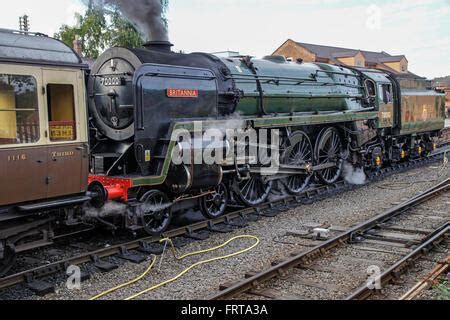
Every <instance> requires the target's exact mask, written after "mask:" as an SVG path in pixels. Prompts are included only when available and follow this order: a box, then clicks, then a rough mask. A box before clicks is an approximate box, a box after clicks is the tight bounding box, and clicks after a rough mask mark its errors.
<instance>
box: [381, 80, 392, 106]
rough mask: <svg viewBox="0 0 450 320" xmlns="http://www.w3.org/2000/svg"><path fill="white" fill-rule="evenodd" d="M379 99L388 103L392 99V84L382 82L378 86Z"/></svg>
mask: <svg viewBox="0 0 450 320" xmlns="http://www.w3.org/2000/svg"><path fill="white" fill-rule="evenodd" d="M379 94H380V100H381V101H383V103H385V104H388V103H392V102H393V101H394V95H393V92H392V86H391V85H390V84H382V85H380V87H379Z"/></svg>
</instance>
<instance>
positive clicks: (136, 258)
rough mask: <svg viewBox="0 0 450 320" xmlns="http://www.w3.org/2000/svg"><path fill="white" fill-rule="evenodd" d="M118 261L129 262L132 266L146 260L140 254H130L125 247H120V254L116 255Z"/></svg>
mask: <svg viewBox="0 0 450 320" xmlns="http://www.w3.org/2000/svg"><path fill="white" fill-rule="evenodd" d="M118 257H119V258H120V259H123V260H126V261H130V262H132V263H134V264H140V263H142V262H144V261H145V260H146V258H145V257H144V256H142V255H140V254H135V253H131V252H129V251H128V249H127V248H126V247H120V254H119V255H118Z"/></svg>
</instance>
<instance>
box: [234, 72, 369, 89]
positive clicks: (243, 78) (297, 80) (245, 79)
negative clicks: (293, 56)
mask: <svg viewBox="0 0 450 320" xmlns="http://www.w3.org/2000/svg"><path fill="white" fill-rule="evenodd" d="M355 77H356V76H355ZM226 79H228V80H231V79H232V80H235V81H236V80H237V81H238V82H239V83H253V82H257V81H258V80H259V81H261V80H263V81H265V83H266V84H267V83H270V82H275V83H276V85H280V86H281V85H322V86H343V87H348V88H355V89H363V88H364V87H363V86H358V85H354V84H349V83H335V82H318V81H317V79H304V78H289V77H271V76H258V78H256V77H254V76H249V75H241V76H239V77H226ZM282 80H284V81H285V82H294V83H292V84H289V83H283V82H281V81H282ZM305 82H306V83H305Z"/></svg>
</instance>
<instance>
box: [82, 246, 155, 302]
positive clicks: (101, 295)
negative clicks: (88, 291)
mask: <svg viewBox="0 0 450 320" xmlns="http://www.w3.org/2000/svg"><path fill="white" fill-rule="evenodd" d="M155 263H156V256H155V255H153V256H152V263H151V264H150V266H149V267H148V268H147V270H145V272H144V273H143V274H142V275H140V276H139V277H137V278H136V279H133V280H131V281H129V282H126V283H123V284H121V285H119V286H117V287H114V288H111V289H109V290H106V291H104V292H102V293H100V294H98V295H96V296H95V297H92V298H90V299H89V300H91V301H93V300H98V299H100V298H101V297H104V296H106V295H108V294H110V293H113V292H115V291H117V290H120V289H122V288H125V287H128V286H131V285H132V284H135V283H136V282H138V281H140V280H142V279H143V278H144V277H145V276H147V275H148V274H149V273H150V271H151V270H152V269H153V267H154V265H155Z"/></svg>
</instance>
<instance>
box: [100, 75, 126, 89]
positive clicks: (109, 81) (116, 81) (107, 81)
mask: <svg viewBox="0 0 450 320" xmlns="http://www.w3.org/2000/svg"><path fill="white" fill-rule="evenodd" d="M100 83H101V84H102V85H103V86H105V87H117V86H123V85H125V79H124V78H122V77H117V76H106V77H102V78H100Z"/></svg>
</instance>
